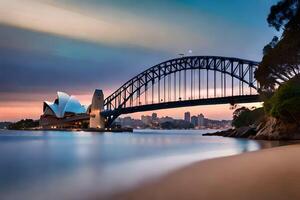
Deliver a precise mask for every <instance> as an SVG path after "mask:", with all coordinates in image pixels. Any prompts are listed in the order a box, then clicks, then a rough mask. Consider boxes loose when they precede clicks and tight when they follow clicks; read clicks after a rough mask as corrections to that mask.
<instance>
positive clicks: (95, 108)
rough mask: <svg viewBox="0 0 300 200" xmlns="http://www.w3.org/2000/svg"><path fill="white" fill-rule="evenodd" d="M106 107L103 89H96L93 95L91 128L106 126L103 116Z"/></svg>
mask: <svg viewBox="0 0 300 200" xmlns="http://www.w3.org/2000/svg"><path fill="white" fill-rule="evenodd" d="M103 109H104V95H103V91H102V90H98V89H96V90H95V92H94V95H93V99H92V104H91V113H90V128H100V129H104V128H105V118H104V117H103V116H101V111H102V110H103Z"/></svg>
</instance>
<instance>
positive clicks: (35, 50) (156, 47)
mask: <svg viewBox="0 0 300 200" xmlns="http://www.w3.org/2000/svg"><path fill="white" fill-rule="evenodd" d="M276 2H277V1H275V0H249V1H244V0H231V1H229V0H185V1H179V0H160V1H159V0H151V1H150V0H149V1H138V0H113V1H112V0H85V1H79V0H28V1H23V0H11V1H1V0H0V69H1V72H0V108H7V107H8V106H9V105H11V104H12V102H14V105H17V104H18V103H19V104H20V102H22V105H23V104H25V103H26V102H28V103H32V105H33V106H36V107H35V108H36V110H37V109H40V104H41V103H40V102H41V101H43V100H45V99H47V100H49V99H50V100H51V99H53V98H55V93H56V91H57V90H62V91H66V92H68V93H70V94H75V95H77V96H82V100H83V101H85V102H88V98H87V96H89V95H91V94H92V92H93V90H94V89H95V88H101V89H104V91H105V93H106V95H108V94H109V93H110V92H111V91H113V90H115V89H117V87H118V86H120V85H121V84H122V83H123V82H125V81H126V80H128V79H130V78H131V77H132V76H134V75H136V74H138V73H139V72H141V71H143V70H145V69H146V68H148V67H151V66H152V65H155V64H157V63H159V62H162V61H164V60H167V59H170V58H174V57H177V56H178V54H179V53H185V54H188V51H189V50H192V51H193V53H192V54H193V55H222V56H231V57H240V58H245V59H250V60H257V61H260V60H261V58H262V48H263V46H264V45H265V44H266V43H267V42H268V41H269V40H270V39H271V38H272V37H273V35H274V34H276V33H275V32H274V31H273V30H272V29H271V28H269V27H268V25H267V22H266V17H267V15H268V13H269V9H270V6H271V5H273V4H275V3H276ZM20 106H21V104H20ZM26 116H27V115H26ZM33 116H37V113H35V114H33ZM4 118H5V116H4V115H3V114H2V116H1V114H0V120H1V119H4ZM9 119H12V118H9Z"/></svg>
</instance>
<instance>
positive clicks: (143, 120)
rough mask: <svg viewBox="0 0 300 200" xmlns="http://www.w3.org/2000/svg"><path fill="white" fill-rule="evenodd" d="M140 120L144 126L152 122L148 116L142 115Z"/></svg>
mask: <svg viewBox="0 0 300 200" xmlns="http://www.w3.org/2000/svg"><path fill="white" fill-rule="evenodd" d="M141 120H142V122H143V123H144V124H146V125H150V124H151V122H152V116H148V115H142V116H141Z"/></svg>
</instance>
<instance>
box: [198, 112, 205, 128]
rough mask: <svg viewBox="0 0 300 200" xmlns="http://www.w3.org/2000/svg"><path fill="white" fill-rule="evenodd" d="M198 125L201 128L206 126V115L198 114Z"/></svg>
mask: <svg viewBox="0 0 300 200" xmlns="http://www.w3.org/2000/svg"><path fill="white" fill-rule="evenodd" d="M198 127H199V128H204V127H205V118H204V115H203V114H202V113H201V114H200V115H198Z"/></svg>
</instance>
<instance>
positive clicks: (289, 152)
mask: <svg viewBox="0 0 300 200" xmlns="http://www.w3.org/2000/svg"><path fill="white" fill-rule="evenodd" d="M112 199H134V200H141V199H143V200H147V199H149V200H153V199H158V200H160V199H198V200H199V199H245V200H248V199H249V200H253V199H255V200H260V199H261V200H266V199H278V200H279V199H280V200H282V199H289V200H290V199H300V144H295V145H288V146H282V147H275V148H270V149H264V150H260V151H256V152H249V153H244V154H240V155H236V156H229V157H223V158H217V159H211V160H206V161H201V162H198V163H195V164H193V165H191V166H188V167H186V168H183V169H180V170H178V171H175V172H172V173H170V174H169V175H166V176H165V177H162V178H161V179H159V180H156V181H152V182H151V183H147V184H145V185H142V186H140V187H139V188H136V189H134V190H132V191H129V192H126V193H122V194H118V195H116V196H114V197H113V198H112Z"/></svg>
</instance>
